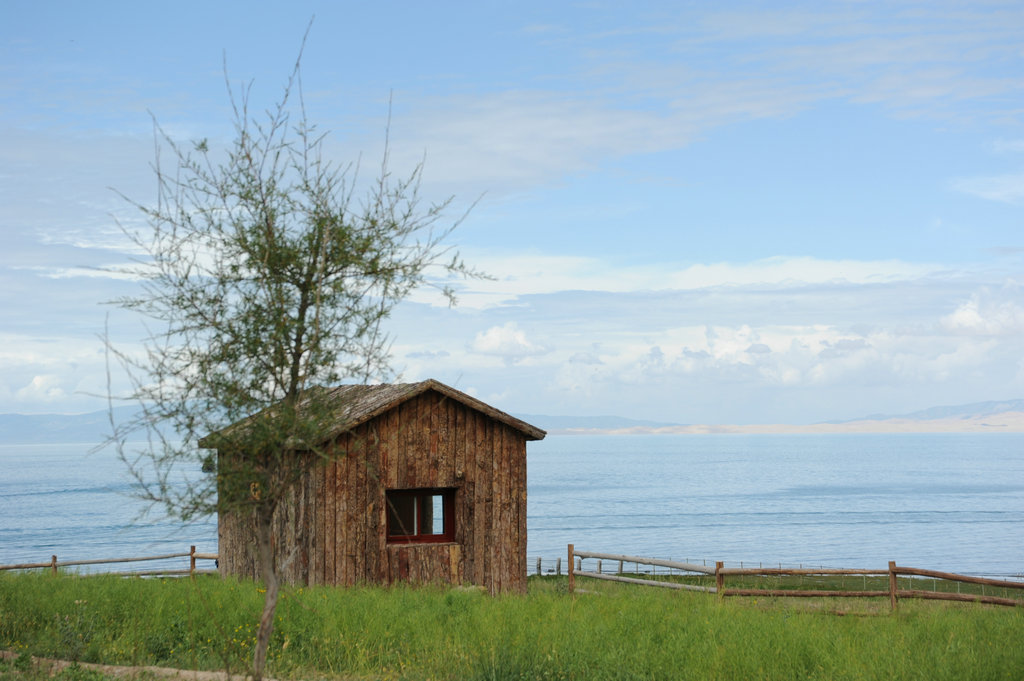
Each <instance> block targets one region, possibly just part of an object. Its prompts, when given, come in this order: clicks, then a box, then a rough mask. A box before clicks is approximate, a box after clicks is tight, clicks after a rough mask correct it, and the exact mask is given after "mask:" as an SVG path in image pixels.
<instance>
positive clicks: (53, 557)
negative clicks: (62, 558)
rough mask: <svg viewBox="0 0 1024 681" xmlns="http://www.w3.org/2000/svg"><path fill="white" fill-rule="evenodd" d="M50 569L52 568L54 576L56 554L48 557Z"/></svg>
mask: <svg viewBox="0 0 1024 681" xmlns="http://www.w3.org/2000/svg"><path fill="white" fill-rule="evenodd" d="M50 569H51V570H53V574H54V576H56V575H57V556H52V557H51V558H50Z"/></svg>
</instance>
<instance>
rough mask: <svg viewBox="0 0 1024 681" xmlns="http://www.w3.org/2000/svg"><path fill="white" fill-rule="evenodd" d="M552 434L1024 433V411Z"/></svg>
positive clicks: (554, 432) (575, 430) (573, 430)
mask: <svg viewBox="0 0 1024 681" xmlns="http://www.w3.org/2000/svg"><path fill="white" fill-rule="evenodd" d="M549 432H550V434H552V435H709V434H710V435H717V434H722V435H729V434H740V435H758V434H792V435H798V434H832V433H837V434H838V433H865V434H866V433H1024V412H1019V411H1009V412H1003V413H1001V414H991V415H988V416H976V417H969V418H951V419H935V420H920V419H898V418H897V419H884V420H870V419H865V420H861V421H846V422H843V423H812V424H805V425H799V424H784V423H769V424H749V425H687V426H662V427H645V426H634V427H630V428H607V429H606V428H565V429H557V430H551V431H549Z"/></svg>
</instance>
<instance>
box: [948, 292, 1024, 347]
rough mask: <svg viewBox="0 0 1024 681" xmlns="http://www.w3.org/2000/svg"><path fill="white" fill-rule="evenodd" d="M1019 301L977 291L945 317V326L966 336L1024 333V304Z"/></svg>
mask: <svg viewBox="0 0 1024 681" xmlns="http://www.w3.org/2000/svg"><path fill="white" fill-rule="evenodd" d="M1018 300H1019V297H1018ZM1018 300H1014V299H1002V300H1000V299H998V298H997V297H996V296H994V295H993V294H992V293H990V292H989V291H982V292H980V293H976V294H975V295H973V296H972V297H971V299H970V300H968V301H966V302H963V303H961V304H960V305H959V306H958V307H957V308H956V310H954V311H953V312H951V313H950V314H949V315H947V316H945V317H943V318H942V326H943V327H944V328H945V329H948V330H949V331H952V332H954V333H958V334H967V335H978V336H1006V335H1021V334H1024V306H1021V305H1020V304H1019V303H1018Z"/></svg>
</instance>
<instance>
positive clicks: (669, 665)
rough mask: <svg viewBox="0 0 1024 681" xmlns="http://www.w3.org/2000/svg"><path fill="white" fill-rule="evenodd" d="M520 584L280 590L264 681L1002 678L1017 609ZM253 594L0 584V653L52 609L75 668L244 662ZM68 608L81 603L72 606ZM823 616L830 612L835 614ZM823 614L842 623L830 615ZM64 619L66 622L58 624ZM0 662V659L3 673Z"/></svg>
mask: <svg viewBox="0 0 1024 681" xmlns="http://www.w3.org/2000/svg"><path fill="white" fill-rule="evenodd" d="M563 587H564V581H562V580H558V579H532V580H531V582H530V592H529V594H528V595H527V596H525V597H521V596H503V597H499V598H491V597H489V596H486V595H483V594H480V593H478V592H476V591H472V590H459V589H439V588H428V587H425V588H410V587H404V586H403V587H396V588H392V589H384V588H378V587H361V588H352V589H335V588H321V587H314V588H296V589H290V590H285V591H283V592H282V596H281V604H280V608H279V612H278V622H277V627H276V629H275V633H274V636H273V639H272V641H271V645H270V655H269V662H268V673H269V674H270V675H272V676H274V677H275V678H281V679H289V678H294V679H303V678H343V677H344V678H351V677H356V678H375V679H378V678H379V679H453V680H454V679H469V680H479V681H484V680H488V679H552V680H559V679H561V680H576V679H579V680H581V681H582V680H584V679H586V680H587V681H591V680H597V681H602V680H606V679H607V680H618V679H701V680H703V679H722V680H727V679H728V680H731V679H747V678H756V679H797V678H801V679H850V680H857V679H922V680H923V679H929V680H931V679H939V680H942V679H949V680H953V679H968V680H969V679H1016V678H1019V671H1020V670H1021V669H1024V647H1022V646H1019V645H1017V640H1018V639H1019V635H1020V631H1022V630H1024V629H1022V627H1024V609H1022V608H995V607H985V606H977V605H970V604H947V603H933V602H903V603H901V604H900V607H899V609H898V610H897V612H896V613H890V612H888V610H887V609H885V610H882V611H880V612H877V613H876V612H875V611H874V610H873V608H872V607H870V606H868V607H865V608H862V609H859V610H858V609H857V608H856V603H857V601H856V600H855V599H854V601H853V602H852V603H851V602H850V601H848V600H843V601H842V603H837V602H830V601H804V600H787V599H779V600H768V601H765V600H763V599H761V600H758V601H757V602H755V601H754V600H752V599H727V600H725V601H721V600H719V599H717V598H716V597H714V596H712V595H708V594H695V593H690V592H683V593H680V592H670V591H662V590H656V589H645V588H641V587H630V586H623V585H618V584H605V583H598V584H591V583H589V582H588V583H587V589H588V591H591V593H587V594H581V595H577V596H575V597H572V596H569V595H568V594H566V593H564V588H563ZM259 589H260V587H259V586H258V585H255V584H251V583H240V582H236V581H233V580H221V579H218V578H197V579H196V580H195V581H194V582H193V581H191V580H187V579H181V580H164V581H159V580H142V579H120V578H108V577H88V578H75V577H59V578H53V577H50V576H38V575H20V576H13V575H0V648H8V649H13V650H16V651H23V652H26V653H28V652H31V653H33V654H36V655H39V656H43V657H62V656H65V655H67V654H68V650H69V648H68V643H67V642H66V641H65V639H64V632H63V630H62V628H61V625H59V624H58V621H57V620H58V617H60V618H63V616H64V615H66V614H72V615H77V616H78V617H79V620H78V621H80V622H81V623H82V626H83V627H86V628H87V629H88V631H89V632H90V634H89V643H88V645H86V646H84V647H83V649H82V661H83V662H103V663H112V664H146V665H148V664H155V665H161V666H172V667H180V668H185V669H210V670H213V669H223V668H224V666H225V659H227V660H228V662H229V663H230V664H231V665H232V668H234V669H236V670H238V669H241V668H243V667H244V665H245V662H246V660H247V659H248V655H249V653H250V651H251V649H252V645H253V644H254V640H255V631H254V625H253V621H254V620H253V616H254V614H255V613H257V612H259V610H260V601H261V596H262V594H261V593H260V590H259ZM76 601H84V602H83V603H78V604H76ZM840 608H842V609H841V610H840ZM837 611H841V612H845V613H847V614H845V615H837V614H835V613H836V612H837ZM73 619H74V618H72V620H73ZM11 664H14V663H13V662H12V663H9V665H8V667H9V666H10V665H11Z"/></svg>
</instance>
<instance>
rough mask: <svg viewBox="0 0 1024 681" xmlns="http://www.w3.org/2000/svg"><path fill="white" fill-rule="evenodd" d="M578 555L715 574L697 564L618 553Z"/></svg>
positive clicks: (593, 552)
mask: <svg viewBox="0 0 1024 681" xmlns="http://www.w3.org/2000/svg"><path fill="white" fill-rule="evenodd" d="M576 555H577V556H579V557H581V558H601V559H604V560H612V561H620V562H622V561H625V562H627V563H639V564H641V565H656V566H658V567H668V568H675V569H677V570H682V571H683V572H699V573H702V574H706V575H713V574H715V569H714V568H709V567H708V566H706V565H697V564H695V563H680V562H679V561H674V560H662V559H660V558H643V557H640V556H626V555H620V554H618V553H598V552H596V551H577V552H576Z"/></svg>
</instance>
